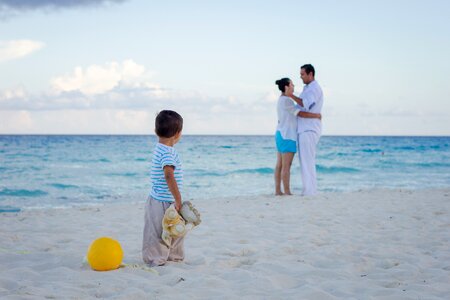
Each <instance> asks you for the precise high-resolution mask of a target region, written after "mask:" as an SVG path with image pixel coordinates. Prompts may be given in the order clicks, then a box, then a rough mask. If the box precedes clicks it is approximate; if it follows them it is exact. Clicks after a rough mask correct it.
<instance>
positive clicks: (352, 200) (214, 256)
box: [0, 189, 450, 299]
mask: <svg viewBox="0 0 450 300" xmlns="http://www.w3.org/2000/svg"><path fill="white" fill-rule="evenodd" d="M193 202H194V204H195V205H196V207H197V209H198V210H199V211H200V212H201V214H202V220H203V222H202V224H201V225H200V226H199V227H197V228H195V229H194V230H193V231H192V232H190V233H189V234H188V236H187V238H186V243H185V249H186V259H185V261H184V262H183V263H169V264H168V265H166V266H164V267H158V268H154V269H152V270H150V269H146V268H145V267H144V264H143V262H142V259H141V243H142V241H141V239H142V227H143V202H140V203H132V204H112V205H107V206H106V205H105V206H88V207H74V208H68V209H50V210H25V211H22V212H19V213H3V214H1V215H0V223H1V225H0V228H1V230H0V241H1V242H0V243H1V244H0V297H1V298H5V299H88V298H112V299H180V298H186V299H237V298H239V299H448V295H450V250H449V249H450V190H448V189H446V190H442V189H441V190H420V191H410V190H371V191H359V192H352V193H323V194H321V195H319V196H316V197H305V198H302V197H300V196H291V197H284V196H283V197H275V196H269V195H267V196H259V197H242V198H224V199H208V200H198V201H195V199H194V200H193ZM101 236H110V237H113V238H115V239H117V240H118V241H119V242H120V243H121V245H122V248H123V250H124V254H125V255H124V263H126V264H137V266H136V265H135V266H128V267H124V268H121V269H118V270H115V271H109V272H96V271H92V270H91V269H90V268H89V266H87V265H86V263H84V262H83V258H84V256H85V255H86V251H87V249H88V247H89V245H90V243H91V242H92V241H93V240H94V239H96V238H98V237H101Z"/></svg>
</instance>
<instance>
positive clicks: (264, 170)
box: [229, 168, 274, 174]
mask: <svg viewBox="0 0 450 300" xmlns="http://www.w3.org/2000/svg"><path fill="white" fill-rule="evenodd" d="M273 172H274V169H272V168H256V169H241V170H236V171H231V172H229V173H230V174H241V173H251V174H254V173H256V174H272V173H273Z"/></svg>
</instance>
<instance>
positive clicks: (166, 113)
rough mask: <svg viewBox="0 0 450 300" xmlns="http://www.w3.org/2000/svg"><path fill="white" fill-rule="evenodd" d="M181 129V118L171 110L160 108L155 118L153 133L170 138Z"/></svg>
mask: <svg viewBox="0 0 450 300" xmlns="http://www.w3.org/2000/svg"><path fill="white" fill-rule="evenodd" d="M182 129H183V118H182V117H181V116H180V115H179V114H178V113H177V112H175V111H173V110H162V111H160V112H159V114H158V115H157V116H156V119H155V133H156V135H157V136H159V137H165V138H171V137H173V136H174V135H176V134H177V133H178V132H180V131H181V130H182Z"/></svg>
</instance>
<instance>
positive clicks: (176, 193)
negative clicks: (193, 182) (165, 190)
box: [164, 166, 181, 211]
mask: <svg viewBox="0 0 450 300" xmlns="http://www.w3.org/2000/svg"><path fill="white" fill-rule="evenodd" d="M174 172H175V168H174V167H173V166H164V178H165V179H166V182H167V186H168V187H169V191H170V192H171V193H172V195H173V197H174V198H175V209H176V210H177V211H180V209H181V193H180V190H179V189H178V184H177V181H176V180H175V174H174Z"/></svg>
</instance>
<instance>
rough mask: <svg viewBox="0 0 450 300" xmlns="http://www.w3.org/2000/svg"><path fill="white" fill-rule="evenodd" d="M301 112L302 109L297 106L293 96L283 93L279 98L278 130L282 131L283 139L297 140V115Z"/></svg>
mask: <svg viewBox="0 0 450 300" xmlns="http://www.w3.org/2000/svg"><path fill="white" fill-rule="evenodd" d="M299 112H300V109H299V108H297V107H295V104H294V102H293V100H292V99H291V98H289V97H286V96H283V95H281V96H280V98H278V104H277V114H278V125H277V130H278V131H280V133H281V136H282V137H283V139H289V140H293V141H296V140H297V115H298V113H299Z"/></svg>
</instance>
